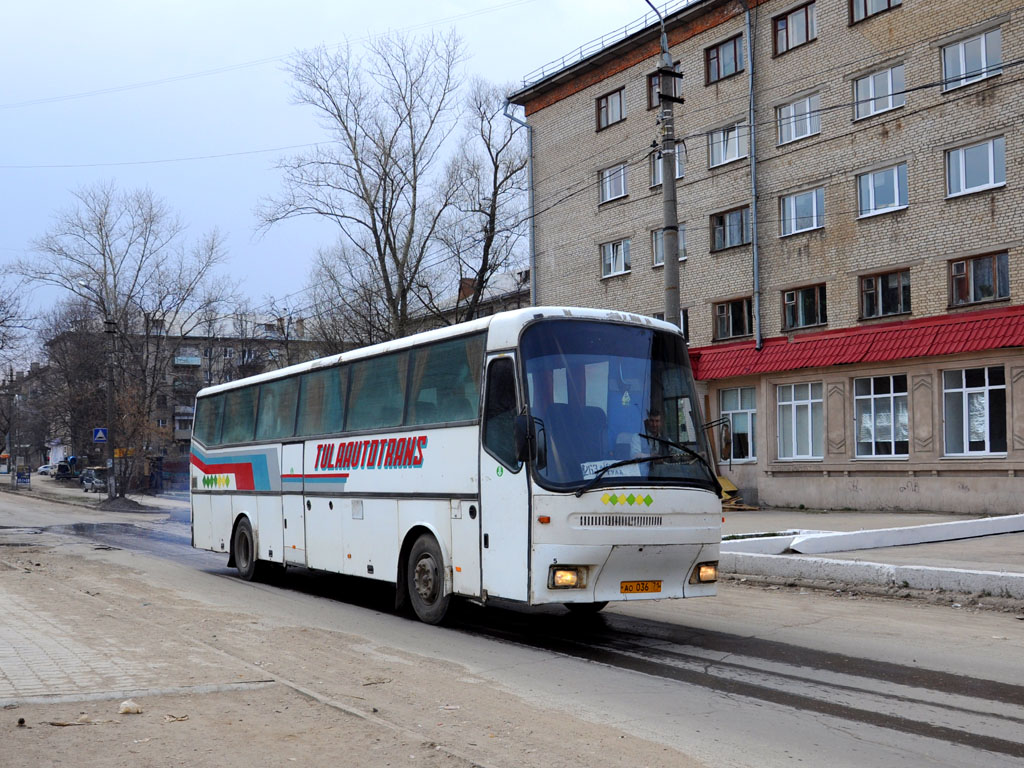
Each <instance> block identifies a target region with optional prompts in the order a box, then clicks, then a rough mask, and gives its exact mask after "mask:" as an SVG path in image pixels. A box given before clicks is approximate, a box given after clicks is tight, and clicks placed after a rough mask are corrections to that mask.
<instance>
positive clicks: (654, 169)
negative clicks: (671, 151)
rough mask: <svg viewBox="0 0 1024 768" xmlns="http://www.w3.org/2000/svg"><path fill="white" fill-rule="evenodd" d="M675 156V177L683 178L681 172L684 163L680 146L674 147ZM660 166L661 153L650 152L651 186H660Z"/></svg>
mask: <svg viewBox="0 0 1024 768" xmlns="http://www.w3.org/2000/svg"><path fill="white" fill-rule="evenodd" d="M675 157H676V178H677V179H681V178H683V172H684V165H685V164H684V156H683V152H682V150H681V149H680V147H676V151H675ZM661 166H662V153H661V152H660V151H659V152H654V153H652V154H651V186H652V187H658V186H661V176H662V174H661V170H662V168H661Z"/></svg>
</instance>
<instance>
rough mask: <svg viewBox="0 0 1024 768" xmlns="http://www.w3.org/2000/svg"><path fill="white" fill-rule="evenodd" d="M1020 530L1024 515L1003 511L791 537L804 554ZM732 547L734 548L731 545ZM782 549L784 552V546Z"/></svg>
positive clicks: (791, 546)
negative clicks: (977, 516) (944, 520)
mask: <svg viewBox="0 0 1024 768" xmlns="http://www.w3.org/2000/svg"><path fill="white" fill-rule="evenodd" d="M1020 531H1024V515H1004V516H1001V517H984V518H981V519H979V520H956V521H954V522H950V523H932V524H930V525H913V526H908V527H906V528H880V529H876V530H870V531H849V532H832V533H820V532H819V533H815V532H810V531H805V532H801V535H799V536H795V537H793V538H792V539H790V542H789V549H790V550H792V551H793V552H799V553H800V554H804V555H821V554H826V553H828V552H850V551H852V550H856V549H877V548H878V547H898V546H902V545H905V544H927V543H929V542H935V541H955V540H957V539H970V538H974V537H977V536H992V535H993V534H998V533H1019V532H1020ZM724 543H731V542H724ZM737 543H738V542H737ZM730 549H733V548H732V547H730ZM734 551H735V550H734ZM779 551H780V552H784V551H785V550H779Z"/></svg>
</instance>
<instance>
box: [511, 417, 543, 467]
mask: <svg viewBox="0 0 1024 768" xmlns="http://www.w3.org/2000/svg"><path fill="white" fill-rule="evenodd" d="M532 426H533V423H532V421H531V420H530V417H529V416H527V415H526V414H525V413H520V414H518V415H517V416H516V420H515V423H514V425H513V427H512V431H513V434H514V435H515V441H516V460H517V461H524V462H525V461H528V460H530V459H532V458H533V457H534V454H535V453H536V446H537V434H536V433H535V432H534V431H533V430H532V429H531V427H532Z"/></svg>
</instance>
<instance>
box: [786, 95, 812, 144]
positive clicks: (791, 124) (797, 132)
mask: <svg viewBox="0 0 1024 768" xmlns="http://www.w3.org/2000/svg"><path fill="white" fill-rule="evenodd" d="M820 112H821V97H820V96H819V95H818V94H816V93H812V94H811V95H810V96H804V97H803V98H800V99H797V100H796V101H792V102H790V103H789V104H784V105H782V106H781V107H779V108H778V110H777V114H778V118H779V144H788V143H789V142H791V141H796V140H797V139H804V138H807V137H808V136H813V135H814V134H816V133H821V114H820Z"/></svg>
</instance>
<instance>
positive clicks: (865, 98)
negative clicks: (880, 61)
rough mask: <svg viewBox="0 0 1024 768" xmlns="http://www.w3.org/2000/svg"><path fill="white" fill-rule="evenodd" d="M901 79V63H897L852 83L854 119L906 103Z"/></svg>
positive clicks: (886, 110)
mask: <svg viewBox="0 0 1024 768" xmlns="http://www.w3.org/2000/svg"><path fill="white" fill-rule="evenodd" d="M905 88H906V86H905V84H904V81H903V65H902V64H897V65H896V66H894V67H890V68H889V69H883V70H882V71H881V72H874V73H872V74H870V75H866V76H865V77H861V78H859V79H857V80H855V81H854V83H853V98H854V101H855V105H856V106H855V111H854V114H855V119H857V120H859V119H861V118H862V117H870V116H871V115H877V114H878V113H879V112H888V111H889V110H890V109H896V107H902V106H903V105H904V104H906V103H907V96H906V93H905Z"/></svg>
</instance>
